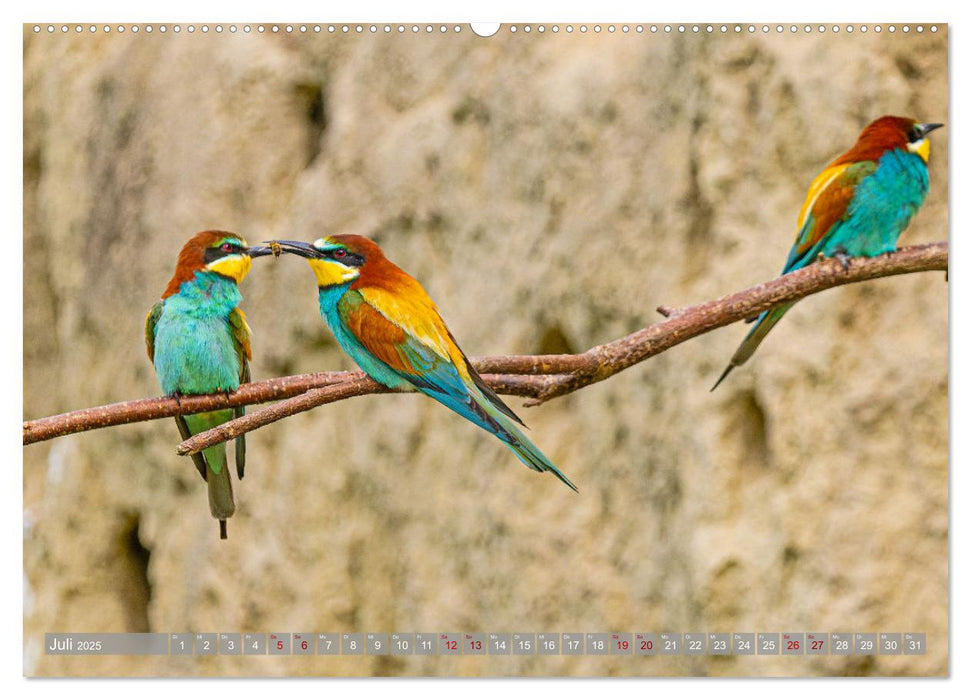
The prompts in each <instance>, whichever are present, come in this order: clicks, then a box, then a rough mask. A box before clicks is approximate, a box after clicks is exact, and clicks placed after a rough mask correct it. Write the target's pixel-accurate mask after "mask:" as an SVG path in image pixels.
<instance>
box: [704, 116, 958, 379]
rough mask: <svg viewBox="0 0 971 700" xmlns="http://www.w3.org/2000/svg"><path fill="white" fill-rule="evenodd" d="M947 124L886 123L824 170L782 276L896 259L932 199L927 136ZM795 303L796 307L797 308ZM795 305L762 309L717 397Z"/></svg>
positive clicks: (868, 132)
mask: <svg viewBox="0 0 971 700" xmlns="http://www.w3.org/2000/svg"><path fill="white" fill-rule="evenodd" d="M941 126H944V125H943V124H921V123H920V122H917V121H915V120H913V119H906V118H904V117H880V118H879V119H877V120H876V121H875V122H872V123H871V124H869V125H868V126H867V127H866V128H865V129H863V131H862V132H861V133H860V136H859V138H858V139H857V140H856V143H855V144H854V145H853V148H851V149H850V150H848V151H847V152H846V153H844V154H843V155H841V156H839V157H838V158H836V160H834V161H833V162H831V163H830V164H829V165H827V166H826V169H825V170H823V172H821V173H820V174H819V175H818V176H817V177H816V179H815V180H813V182H812V184H811V185H810V186H809V193H808V194H807V195H806V201H805V202H804V203H803V205H802V209H801V210H800V211H799V219H798V221H797V222H796V228H797V230H798V233H797V234H796V242H795V244H794V245H793V246H792V249H791V250H790V251H789V259H788V260H786V265H785V267H784V268H782V274H786V273H787V272H792V271H793V270H798V269H799V268H802V267H805V266H807V265H810V264H812V263H813V262H814V261H815V260H816V259H817V258H818V257H820V256H823V257H835V258H838V259H839V260H840V261H841V262H842V263H843V265H844V266H845V265H846V264H847V262H846V261H847V258H851V257H856V256H865V257H874V256H877V255H881V254H883V253H892V252H893V251H895V250H896V249H897V239H898V238H899V237H900V234H901V233H902V232H903V230H904V229H905V228H907V224H908V223H910V219H911V217H912V216H913V215H914V214H915V213H916V212H917V210H918V209H920V206H921V204H923V203H924V197H926V196H927V186H928V177H927V159H928V157H929V156H930V148H931V144H930V141H929V140H928V138H927V135H928V134H929V133H930V132H932V131H933V130H934V129H937V128H938V127H941ZM793 303H794V302H793ZM792 305H793V304H791V303H790V304H785V305H783V306H779V307H776V308H774V309H769V310H768V311H763V312H762V313H761V314H759V315H758V316H757V317H756V318H755V319H752V320H754V321H755V325H754V326H753V327H752V330H750V331H749V332H748V335H747V336H745V340H743V341H742V344H741V345H740V346H739V348H738V350H736V351H735V354H734V355H733V356H732V359H731V362H730V363H729V365H728V367H727V368H726V369H725V371H724V372H723V373H722V375H721V377H719V378H718V381H717V382H715V386H713V387H712V388H711V389H712V391H714V390H715V388H716V387H717V386H718V385H719V384H721V382H722V380H723V379H725V377H727V376H728V373H729V372H731V371H732V370H733V369H735V368H736V367H739V366H741V365H743V364H745V362H746V360H748V359H749V358H750V357H751V356H752V353H754V352H755V349H756V348H757V347H758V346H759V343H761V342H762V341H763V340H764V339H765V336H766V335H767V334H768V333H769V331H770V330H772V327H773V326H774V325H775V324H777V323H778V322H779V319H781V318H782V317H783V316H784V315H785V313H786V311H788V310H789V309H790V308H792Z"/></svg>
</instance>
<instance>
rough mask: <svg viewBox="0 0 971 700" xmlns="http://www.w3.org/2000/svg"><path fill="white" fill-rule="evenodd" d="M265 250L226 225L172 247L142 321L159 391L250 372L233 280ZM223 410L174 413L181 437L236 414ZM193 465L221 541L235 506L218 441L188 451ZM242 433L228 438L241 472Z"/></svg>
mask: <svg viewBox="0 0 971 700" xmlns="http://www.w3.org/2000/svg"><path fill="white" fill-rule="evenodd" d="M270 252H271V251H270V249H269V248H261V247H253V248H250V247H249V246H247V245H246V241H244V240H243V239H242V238H241V237H239V236H237V235H236V234H235V233H229V232H227V231H203V232H202V233H197V234H196V235H195V236H193V237H192V238H190V239H189V242H188V243H186V244H185V246H183V248H182V252H180V253H179V260H178V262H177V264H176V266H175V275H174V276H173V277H172V279H171V280H170V281H169V284H168V286H167V287H166V288H165V291H164V292H162V299H161V301H159V302H158V303H157V304H155V306H153V307H152V310H151V311H149V313H148V318H147V319H145V343H146V344H147V345H148V358H149V359H150V360H151V361H152V363H153V364H154V365H155V373H156V374H157V375H158V381H159V384H161V385H162V391H163V392H165V393H166V394H171V395H173V396H175V397H176V398H178V397H179V396H180V395H182V394H213V393H216V392H230V391H235V390H236V389H237V388H239V385H240V383H241V382H248V381H249V378H250V372H249V361H250V359H251V358H252V355H251V352H250V329H249V326H248V325H247V324H246V316H244V315H243V312H242V310H240V308H239V303H240V302H241V301H242V299H243V297H242V295H241V294H240V293H239V286H238V285H239V283H240V282H241V281H242V280H243V278H244V277H245V276H246V274H247V273H248V272H249V271H250V266H251V265H252V262H251V260H250V259H251V258H255V257H259V256H261V255H268V254H269V253H270ZM243 410H244V409H243V408H242V407H239V408H235V409H232V408H228V409H224V410H219V411H210V412H209V413H198V414H195V415H190V416H176V418H175V422H176V423H177V424H178V426H179V433H180V434H181V435H182V439H183V440H185V439H187V438H188V437H190V436H191V435H194V434H195V433H199V432H202V431H204V430H209V429H210V428H213V427H215V426H217V425H219V424H221V423H225V422H226V421H228V420H231V419H232V418H233V417H235V416H241V415H242V414H243ZM192 459H193V461H194V462H195V465H196V469H198V470H199V474H201V475H202V478H203V479H205V480H206V482H207V483H208V485H209V510H210V512H211V513H212V517H214V518H216V519H218V520H219V536H220V538H221V539H226V518H228V517H230V516H231V515H232V514H233V513H234V512H235V510H236V505H235V503H234V502H233V487H232V484H231V483H230V479H229V471H228V469H227V467H226V445H225V443H221V444H219V445H216V446H214V447H209V448H207V449H205V450H203V451H202V453H201V454H194V455H192ZM245 465H246V441H245V436H242V435H241V436H239V437H238V438H236V473H237V475H238V476H239V478H240V479H242V478H243V470H244V468H245Z"/></svg>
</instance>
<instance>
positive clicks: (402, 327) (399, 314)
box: [271, 235, 577, 491]
mask: <svg viewBox="0 0 971 700" xmlns="http://www.w3.org/2000/svg"><path fill="white" fill-rule="evenodd" d="M274 243H276V244H279V245H280V247H281V248H282V249H283V250H284V251H286V252H289V253H294V254H296V255H300V256H302V257H304V258H307V260H308V262H309V263H310V267H311V268H312V269H313V272H314V276H315V277H316V278H317V287H318V296H319V302H320V314H321V316H323V317H324V319H325V320H326V321H327V324H328V325H329V326H330V328H331V330H332V331H333V333H334V336H335V337H336V338H337V342H338V343H339V344H340V346H341V347H342V348H343V349H344V351H345V352H346V353H347V354H348V355H350V356H351V358H352V359H353V360H354V361H355V362H357V364H358V365H359V366H360V367H361V369H363V370H364V371H365V372H366V373H367V374H368V375H370V376H371V378H372V379H374V380H375V381H377V382H378V383H380V384H383V385H384V386H387V387H390V388H392V389H416V390H418V391H420V392H421V393H423V394H425V395H427V396H430V397H432V398H433V399H435V400H436V401H438V402H440V403H442V404H444V405H445V406H447V407H448V408H450V409H452V410H453V411H455V412H456V413H458V414H459V415H460V416H462V417H463V418H467V419H468V420H470V421H472V422H473V423H475V424H476V425H477V426H479V427H480V428H483V429H485V430H487V431H489V432H490V433H492V434H493V435H495V436H496V437H498V438H499V439H500V440H502V441H503V442H504V443H506V445H508V446H509V449H511V450H512V451H513V452H514V453H515V454H516V456H517V457H519V459H520V460H521V461H522V462H523V464H525V465H526V466H527V467H529V468H530V469H533V470H535V471H538V472H546V471H548V472H553V474H554V475H556V477H557V478H558V479H559V480H560V481H562V482H563V483H564V484H566V485H567V486H569V487H570V488H571V489H573V490H574V491H576V490H577V488H576V486H574V485H573V482H571V481H570V480H569V479H568V478H566V477H565V476H564V475H563V474H562V473H561V472H560V470H559V469H557V468H556V467H555V466H554V465H553V463H552V462H550V460H549V459H547V458H546V456H545V455H544V454H543V453H542V452H540V451H539V449H538V448H537V447H536V446H535V445H534V444H533V443H532V442H530V441H529V439H528V438H527V437H526V436H525V435H523V433H522V431H520V430H519V428H518V427H516V423H518V424H519V425H523V422H522V421H521V420H520V419H519V418H518V417H517V416H516V414H515V413H513V411H512V409H510V408H509V407H508V406H507V405H506V404H505V403H503V401H502V399H500V398H499V397H498V396H497V395H496V393H495V392H494V391H493V390H492V389H491V388H489V386H488V385H487V384H486V383H485V382H484V381H482V378H481V377H480V376H479V375H478V373H477V372H476V371H475V369H474V368H473V367H472V365H471V364H470V363H469V360H468V358H467V357H466V356H465V354H464V353H463V352H462V350H461V349H460V348H459V346H458V345H457V344H456V342H455V338H454V337H453V336H452V333H451V331H449V329H448V327H447V326H446V325H445V322H444V321H443V320H442V316H441V314H440V313H439V311H438V307H436V306H435V302H433V301H432V300H431V298H429V296H428V294H427V293H426V292H425V290H424V289H423V288H422V286H421V285H420V284H419V283H418V281H417V280H415V279H414V278H413V277H411V276H410V275H409V274H408V273H406V272H404V271H403V270H402V269H401V268H399V267H398V266H397V265H395V264H394V263H392V262H391V261H390V260H388V259H387V258H385V257H384V254H383V253H382V252H381V249H380V248H379V247H378V246H377V244H376V243H374V242H373V241H371V240H368V239H367V238H364V237H363V236H354V235H340V236H330V237H328V238H321V239H318V240H317V241H315V242H314V243H313V244H312V245H311V244H308V243H301V242H298V241H275V242H273V243H271V245H273V244H274Z"/></svg>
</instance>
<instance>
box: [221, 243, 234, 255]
mask: <svg viewBox="0 0 971 700" xmlns="http://www.w3.org/2000/svg"><path fill="white" fill-rule="evenodd" d="M219 249H220V250H222V251H224V252H226V253H229V252H231V251H232V250H233V244H232V243H223V244H222V245H221V246H219Z"/></svg>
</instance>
